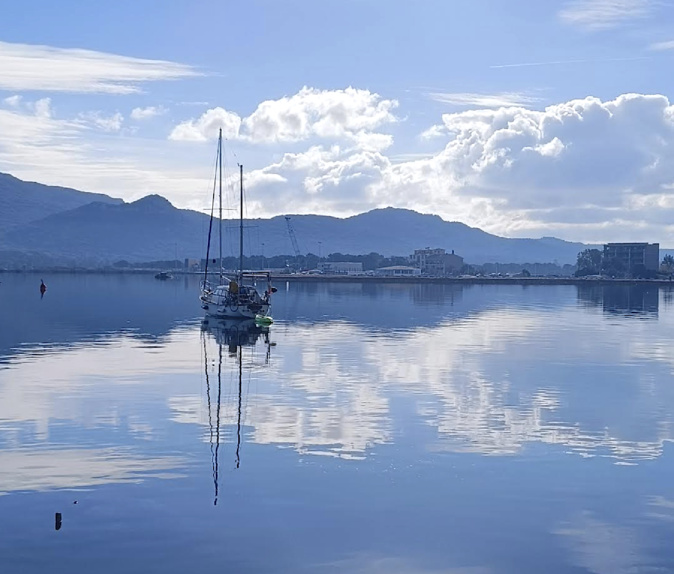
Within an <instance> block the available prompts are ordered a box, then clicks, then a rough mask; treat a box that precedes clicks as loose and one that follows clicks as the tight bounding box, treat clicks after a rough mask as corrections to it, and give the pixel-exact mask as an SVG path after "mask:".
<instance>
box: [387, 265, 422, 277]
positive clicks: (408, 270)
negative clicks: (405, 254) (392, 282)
mask: <svg viewBox="0 0 674 574" xmlns="http://www.w3.org/2000/svg"><path fill="white" fill-rule="evenodd" d="M376 273H377V275H379V276H381V277H415V276H418V275H421V269H418V268H416V267H407V266H405V265H393V266H391V267H380V268H379V269H377V271H376Z"/></svg>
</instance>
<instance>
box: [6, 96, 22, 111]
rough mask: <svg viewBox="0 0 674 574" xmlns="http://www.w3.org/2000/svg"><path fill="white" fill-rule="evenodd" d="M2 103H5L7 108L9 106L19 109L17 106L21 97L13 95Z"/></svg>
mask: <svg viewBox="0 0 674 574" xmlns="http://www.w3.org/2000/svg"><path fill="white" fill-rule="evenodd" d="M2 101H3V103H5V104H6V105H8V106H11V107H13V108H17V107H19V105H21V96H19V95H18V94H17V95H14V96H9V97H8V98H5V99H4V100H2Z"/></svg>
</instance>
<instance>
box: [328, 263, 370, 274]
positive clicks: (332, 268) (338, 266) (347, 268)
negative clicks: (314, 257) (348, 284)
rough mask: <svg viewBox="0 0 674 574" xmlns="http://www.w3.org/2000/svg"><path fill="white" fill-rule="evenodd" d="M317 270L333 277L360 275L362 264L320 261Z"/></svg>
mask: <svg viewBox="0 0 674 574" xmlns="http://www.w3.org/2000/svg"><path fill="white" fill-rule="evenodd" d="M318 270H319V271H322V272H323V273H328V274H334V275H360V274H362V273H363V264H362V263H360V262H355V261H321V262H320V263H319V264H318Z"/></svg>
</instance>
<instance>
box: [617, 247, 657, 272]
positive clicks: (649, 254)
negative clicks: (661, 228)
mask: <svg viewBox="0 0 674 574" xmlns="http://www.w3.org/2000/svg"><path fill="white" fill-rule="evenodd" d="M611 261H615V262H618V263H620V264H621V265H622V266H623V267H624V268H625V270H626V271H630V270H631V269H632V268H633V267H634V266H635V265H643V266H644V267H645V268H646V269H648V270H651V271H657V270H658V269H659V268H660V244H659V243H607V244H606V245H604V263H605V264H606V263H608V262H611Z"/></svg>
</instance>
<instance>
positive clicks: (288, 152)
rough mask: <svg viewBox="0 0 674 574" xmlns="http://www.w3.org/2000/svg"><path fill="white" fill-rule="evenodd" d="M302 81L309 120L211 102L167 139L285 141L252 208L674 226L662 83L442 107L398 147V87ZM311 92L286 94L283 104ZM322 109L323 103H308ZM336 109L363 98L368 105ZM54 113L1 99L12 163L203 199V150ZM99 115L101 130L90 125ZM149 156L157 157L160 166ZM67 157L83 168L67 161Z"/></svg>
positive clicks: (45, 104)
mask: <svg viewBox="0 0 674 574" xmlns="http://www.w3.org/2000/svg"><path fill="white" fill-rule="evenodd" d="M302 92H305V95H306V96H307V98H308V100H306V101H309V102H313V103H311V104H307V105H306V106H305V107H302V106H299V107H298V108H297V109H298V110H301V111H302V113H299V112H298V113H296V114H295V115H296V116H297V117H298V118H299V119H298V120H297V121H294V122H293V121H289V120H288V119H287V118H288V113H281V114H280V115H278V116H274V117H281V118H285V119H284V120H283V122H280V123H279V122H277V123H279V126H280V127H279V126H277V127H275V128H273V129H271V128H270V129H268V130H263V132H262V134H263V135H261V132H260V131H255V130H253V131H250V130H251V129H253V128H251V127H250V126H251V125H253V124H255V125H257V122H258V120H259V118H260V117H261V115H257V116H256V115H255V114H256V112H257V111H258V110H259V109H264V110H266V111H265V114H266V116H270V114H271V112H270V109H271V108H273V106H262V105H261V106H259V107H258V108H257V109H256V110H255V112H253V114H251V115H250V116H248V117H244V118H242V117H241V116H239V115H238V114H236V113H235V112H233V111H229V110H226V109H224V108H213V109H211V110H208V111H207V112H206V113H205V114H203V115H202V116H201V117H199V118H197V119H194V120H192V121H190V122H184V123H183V124H181V125H180V126H177V127H176V128H175V129H174V131H173V133H172V134H171V138H172V139H174V140H193V141H208V140H209V139H210V138H214V137H215V136H216V135H217V132H218V129H219V128H223V131H224V133H225V136H226V137H228V138H230V139H238V140H239V141H240V142H242V143H245V144H250V143H252V142H253V141H254V140H253V134H257V135H256V136H255V137H256V138H257V139H256V140H255V141H259V142H265V143H266V142H271V141H277V142H278V143H277V144H272V143H266V145H265V147H264V148H262V149H261V150H260V149H259V148H258V149H257V150H256V151H255V154H256V156H255V158H254V159H252V160H250V159H249V160H246V161H245V163H246V164H247V166H253V169H249V170H247V172H246V177H247V186H248V188H249V190H250V192H251V193H250V195H249V198H250V200H251V201H250V202H249V209H250V213H251V214H254V215H255V216H259V217H264V216H271V215H277V214H279V213H288V212H290V211H292V212H296V213H312V212H313V213H324V214H331V215H352V214H354V213H358V212H362V211H365V210H368V209H372V208H374V207H383V206H387V205H392V206H396V207H406V208H410V209H415V210H417V211H422V212H431V213H437V214H439V215H441V216H442V217H444V218H445V219H449V220H455V221H456V220H458V221H463V222H464V223H467V224H469V225H473V226H477V227H481V228H483V229H485V230H488V231H491V232H494V233H499V234H505V235H512V236H523V235H525V236H540V235H557V236H561V237H564V238H567V239H574V240H583V241H605V240H621V239H631V240H660V241H661V242H665V243H666V242H667V241H668V238H669V237H672V236H673V235H672V234H674V225H673V224H672V222H673V221H674V106H672V105H671V104H670V102H669V100H668V99H667V98H666V97H665V96H662V95H641V94H624V95H622V96H620V97H617V98H616V99H614V100H609V101H602V100H600V99H598V98H595V97H588V98H584V99H578V100H571V101H568V102H562V103H558V104H555V105H551V106H548V107H546V108H544V109H530V108H528V107H527V106H514V105H510V106H506V107H500V108H478V109H466V110H463V111H458V112H455V113H445V114H444V115H442V116H441V123H437V124H436V125H433V126H431V127H429V129H427V130H426V131H425V132H424V134H423V136H424V137H425V138H426V139H427V141H426V142H425V143H424V146H426V147H425V148H424V149H422V150H419V149H415V148H414V147H412V148H411V149H410V150H409V151H410V153H407V152H406V150H397V151H396V155H391V154H389V153H388V152H387V150H388V146H389V145H390V143H391V141H392V135H391V134H387V133H384V132H385V131H386V130H385V128H386V127H390V126H388V124H389V123H390V122H393V121H396V120H395V118H394V117H393V111H392V110H393V109H394V108H395V105H397V104H396V103H395V101H394V100H386V99H385V98H384V97H382V96H379V95H377V94H372V93H370V92H366V93H359V94H357V96H355V97H356V100H357V103H353V102H351V103H350V104H349V106H347V105H346V104H345V103H344V99H343V98H344V94H345V93H349V91H348V90H342V91H339V92H340V93H339V94H338V95H335V94H329V95H328V96H326V98H327V101H328V102H329V103H328V104H321V106H319V105H318V104H317V103H315V101H313V99H314V96H316V95H317V94H321V93H323V92H320V91H317V90H303V91H302ZM302 92H300V93H302ZM353 92H354V94H355V92H360V91H359V90H353ZM368 94H369V95H368ZM296 95H297V94H296ZM302 99H303V98H299V99H294V96H292V97H289V98H285V99H284V100H285V102H284V103H283V105H282V106H281V108H282V109H287V107H288V102H290V101H301V100H302ZM337 101H341V102H342V104H340V105H337V104H336V103H335V102H337ZM364 102H369V103H367V104H366V103H364ZM384 102H386V103H384ZM319 108H320V109H321V110H322V111H321V113H320V114H319V113H314V112H311V113H309V112H307V111H306V110H307V109H310V110H316V109H319ZM336 108H341V109H342V110H344V109H346V108H348V109H350V110H360V112H359V113H360V114H361V115H362V116H363V117H351V113H348V114H347V113H341V114H340V113H337V111H336ZM271 115H274V114H271ZM356 115H357V114H356ZM54 116H55V113H54V112H53V111H52V109H51V106H50V102H49V100H41V101H40V102H33V103H22V104H21V105H20V106H19V108H16V109H15V108H11V107H5V108H2V107H0V170H2V171H10V172H13V173H15V174H16V175H18V176H19V177H22V176H25V177H28V178H30V179H35V180H38V181H44V182H46V183H52V184H58V185H71V186H75V187H80V188H84V189H90V190H92V191H104V192H105V191H108V192H109V191H113V192H114V193H117V192H119V190H120V189H123V190H124V194H125V195H124V197H125V198H129V199H132V198H134V197H138V196H139V195H145V194H147V193H149V192H151V191H159V190H160V191H161V193H166V194H167V196H168V197H169V199H171V200H172V201H174V203H175V204H176V205H178V206H181V207H186V206H190V207H196V208H199V209H201V207H202V206H203V201H200V200H198V199H195V198H198V197H200V196H199V194H198V193H195V190H200V189H209V185H210V175H211V173H210V166H206V167H205V168H203V166H202V167H194V166H195V165H196V166H198V165H200V164H199V161H200V158H201V154H202V153H203V149H201V150H200V149H199V148H198V146H195V147H194V148H192V147H185V146H180V147H178V146H171V145H168V146H167V147H164V148H162V147H161V145H159V144H158V143H157V142H152V145H151V146H149V149H148V146H146V147H145V148H144V149H140V148H139V149H137V150H133V152H132V151H130V150H129V149H126V148H127V147H128V146H129V145H131V144H132V141H131V139H132V138H129V139H127V140H125V142H124V149H122V144H121V143H120V145H119V148H120V149H118V150H115V153H112V150H111V148H110V147H108V148H107V149H106V154H105V156H104V157H101V155H100V154H99V153H97V150H98V149H99V147H97V146H92V145H91V142H90V141H89V140H87V139H86V138H85V135H84V134H87V136H86V137H96V136H97V134H96V132H97V131H100V130H104V129H106V127H107V128H108V129H110V130H112V131H114V130H115V129H117V127H118V126H123V123H122V122H123V118H122V117H121V114H120V117H116V116H115V115H112V116H108V115H104V114H101V113H100V112H99V114H98V115H97V116H89V117H88V118H87V119H83V118H82V117H75V118H74V119H72V120H68V121H66V120H61V119H58V118H55V117H54ZM252 117H255V118H256V119H255V121H253V120H250V118H252ZM326 118H328V119H327V120H326V121H323V120H325V119H326ZM280 124H283V125H280ZM92 125H93V126H95V127H96V128H97V130H91V129H87V128H91V127H92ZM268 125H275V124H274V122H271V123H268ZM291 126H295V131H294V132H293V131H292V130H291ZM317 126H318V127H317ZM255 129H257V128H255ZM273 133H275V134H276V135H275V136H272V135H270V134H273ZM319 133H320V134H322V135H321V136H319V135H318V134H319ZM270 138H271V139H270ZM274 138H277V139H274ZM302 138H304V139H302ZM113 139H114V138H113ZM286 139H287V140H288V141H287V142H286ZM107 145H108V146H112V145H116V144H113V143H112V142H111V141H109V142H107ZM138 145H139V146H140V145H141V143H139V144H138ZM431 145H432V146H433V148H434V149H433V150H430V149H429V148H430V147H431ZM408 149H409V148H408ZM150 150H151V151H150ZM419 151H423V152H424V153H415V152H419ZM148 154H155V156H156V157H154V158H153V159H154V160H155V161H154V167H152V168H150V167H149V165H150V162H149V161H148ZM201 159H202V160H204V162H205V161H206V160H205V159H204V158H201ZM64 165H68V166H71V167H72V169H69V170H68V171H67V173H66V172H64V170H63V166H64ZM179 166H183V168H182V171H181V169H180V168H179ZM108 178H109V181H108ZM122 183H123V185H122ZM186 198H188V199H186Z"/></svg>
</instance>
